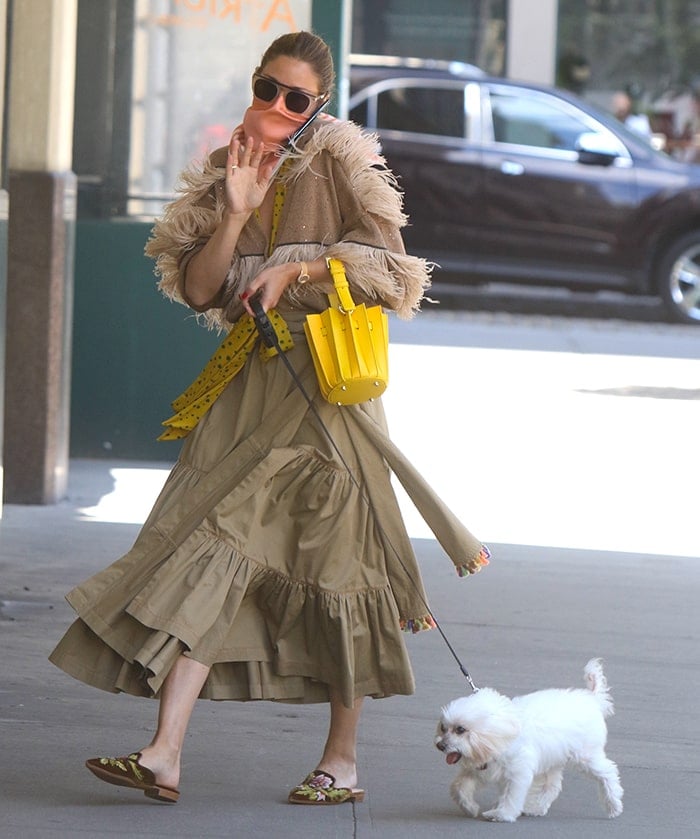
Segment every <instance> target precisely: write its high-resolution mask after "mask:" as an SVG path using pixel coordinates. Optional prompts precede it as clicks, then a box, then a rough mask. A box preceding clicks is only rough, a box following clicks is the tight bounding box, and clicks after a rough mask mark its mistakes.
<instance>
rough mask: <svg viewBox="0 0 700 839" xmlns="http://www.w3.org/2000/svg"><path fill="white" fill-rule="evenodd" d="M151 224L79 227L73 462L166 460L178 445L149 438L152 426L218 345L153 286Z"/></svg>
mask: <svg viewBox="0 0 700 839" xmlns="http://www.w3.org/2000/svg"><path fill="white" fill-rule="evenodd" d="M150 228H151V225H150V224H147V223H145V222H139V221H131V220H112V221H108V220H105V221H93V220H83V221H78V223H77V227H76V247H75V310H74V329H73V365H72V387H71V457H113V458H134V459H145V460H166V461H174V460H175V459H176V457H177V453H178V450H179V448H180V443H179V442H167V443H158V442H156V437H157V436H158V434H160V432H161V430H162V429H161V427H160V423H161V422H162V421H163V420H164V419H166V418H167V417H168V416H170V413H171V412H170V402H171V401H172V400H173V399H174V398H175V397H176V396H178V395H179V394H180V393H181V392H182V391H183V390H184V389H185V388H186V387H187V385H189V384H190V382H191V380H192V379H193V378H194V377H195V376H196V375H197V374H198V373H199V371H200V370H201V369H202V367H203V366H204V364H205V363H206V361H207V360H208V358H209V356H210V355H211V353H212V352H213V350H214V349H215V348H216V346H217V344H218V343H219V341H220V340H221V338H220V337H219V336H218V335H217V334H216V333H212V332H210V331H208V330H207V329H205V328H204V327H201V326H198V324H197V321H196V320H195V319H194V317H193V315H192V313H191V311H190V310H189V309H187V308H186V307H184V306H180V305H178V304H175V303H171V302H170V301H169V300H167V299H166V298H164V297H163V296H162V295H161V294H160V292H159V291H158V290H157V288H156V277H155V275H154V273H153V260H151V259H147V258H146V257H145V256H144V255H143V248H144V245H145V243H146V240H147V238H148V236H149V232H150Z"/></svg>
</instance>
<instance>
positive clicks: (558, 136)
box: [349, 56, 700, 324]
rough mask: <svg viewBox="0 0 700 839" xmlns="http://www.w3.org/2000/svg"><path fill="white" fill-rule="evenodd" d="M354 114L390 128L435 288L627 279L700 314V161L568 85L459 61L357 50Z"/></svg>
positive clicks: (698, 318) (677, 309) (387, 138)
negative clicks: (687, 160)
mask: <svg viewBox="0 0 700 839" xmlns="http://www.w3.org/2000/svg"><path fill="white" fill-rule="evenodd" d="M349 112H350V118H351V119H352V120H354V121H355V122H357V123H359V124H361V125H364V126H366V127H367V128H368V129H370V130H372V131H376V132H377V133H378V134H379V136H380V139H381V143H382V149H383V153H384V154H385V156H386V158H387V161H388V163H389V165H390V167H391V168H392V169H393V170H394V172H395V173H396V174H397V175H398V176H399V178H400V183H401V187H402V189H403V190H404V191H405V193H406V211H407V212H408V214H409V215H410V219H411V223H410V226H409V227H407V228H406V230H405V239H406V246H407V248H408V250H409V251H410V252H411V253H415V254H417V255H420V256H424V257H426V258H428V259H430V260H433V261H435V262H436V263H438V264H439V266H440V267H441V269H442V270H441V271H440V272H438V273H437V274H436V276H435V281H436V288H437V289H439V288H440V286H441V285H442V283H443V282H445V283H459V282H460V281H465V280H469V279H471V280H479V281H484V280H486V281H506V282H517V283H527V284H530V285H551V286H565V287H568V288H572V289H578V290H581V289H589V290H591V289H616V290H619V291H624V292H628V293H633V294H653V295H659V296H660V297H661V298H662V299H663V300H664V302H665V304H666V307H667V310H668V313H669V315H670V317H671V318H672V319H673V320H676V321H680V322H685V323H697V324H700V166H697V165H690V164H683V163H679V162H677V161H675V160H673V159H671V158H670V157H668V156H667V155H666V154H664V153H662V152H659V151H656V150H655V149H654V148H652V146H651V145H650V143H649V141H648V140H646V139H645V138H643V137H641V136H638V135H636V134H634V133H632V132H631V131H629V130H627V129H626V128H625V127H624V126H623V125H622V124H621V123H619V122H618V121H617V120H616V119H614V118H613V117H611V116H609V115H607V114H606V113H604V112H602V111H599V110H597V109H595V108H594V107H592V106H590V105H588V104H587V103H585V102H583V101H581V100H580V99H578V98H577V97H575V96H573V95H571V94H569V93H567V92H565V91H561V90H556V89H553V88H546V87H541V86H537V85H532V84H525V83H519V82H514V81H510V80H508V79H501V78H492V77H489V76H486V75H485V74H484V73H482V72H481V71H479V70H478V69H477V68H475V67H472V66H470V65H463V64H459V63H449V64H448V63H442V62H436V61H432V62H422V61H419V60H405V59H388V58H384V57H382V58H373V57H370V56H353V57H352V63H351V89H350V99H349Z"/></svg>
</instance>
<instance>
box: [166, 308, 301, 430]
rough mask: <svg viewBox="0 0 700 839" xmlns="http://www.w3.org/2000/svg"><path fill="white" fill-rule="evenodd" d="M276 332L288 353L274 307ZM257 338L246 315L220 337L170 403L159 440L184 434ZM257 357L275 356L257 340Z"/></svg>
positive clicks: (271, 313)
mask: <svg viewBox="0 0 700 839" xmlns="http://www.w3.org/2000/svg"><path fill="white" fill-rule="evenodd" d="M267 316H268V318H269V319H270V323H271V324H272V326H273V327H274V329H275V332H276V333H277V338H278V339H279V342H280V347H281V348H282V349H283V350H284V352H287V350H290V349H291V348H292V347H293V346H294V341H293V339H292V336H291V334H290V332H289V327H288V326H287V324H286V322H285V320H284V318H283V317H282V315H280V314H279V313H278V312H277V311H276V310H275V309H270V311H269V312H268V313H267ZM257 338H258V331H257V328H256V326H255V321H254V320H253V318H252V317H251V316H250V315H249V314H247V313H246V314H245V315H242V316H241V317H240V318H239V319H238V320H237V321H236V323H235V324H234V326H233V329H232V330H231V331H230V332H229V334H228V335H227V336H226V338H225V339H224V340H223V342H222V343H221V345H220V346H219V348H218V349H217V350H216V352H215V353H214V355H213V356H212V357H211V358H210V359H209V361H208V362H207V364H206V366H205V368H204V370H202V372H201V373H200V374H199V376H197V378H196V379H195V380H194V382H192V384H191V385H190V386H189V387H188V388H187V390H186V391H185V392H184V393H183V394H181V395H180V396H178V398H177V399H176V400H175V401H174V402H173V403H172V408H173V411H176V413H175V414H173V416H172V417H170V418H169V419H167V420H165V422H164V423H163V425H164V426H165V427H166V431H164V432H163V433H162V434H161V435H160V437H159V438H158V439H159V440H179V439H181V438H182V437H186V436H187V435H188V434H189V433H190V431H192V429H193V428H194V427H195V426H196V425H197V423H198V422H199V421H200V419H201V418H202V417H203V416H204V414H206V412H207V411H208V410H209V408H211V406H212V405H213V404H214V402H216V400H217V398H218V397H219V396H220V395H221V393H222V391H223V389H224V388H225V387H226V385H227V384H228V383H229V382H230V381H231V380H232V379H233V377H234V376H236V375H237V374H238V373H239V372H240V371H241V370H242V369H243V365H244V364H245V363H246V360H247V358H248V356H249V355H250V354H251V352H252V351H253V348H254V347H255V343H256V341H257ZM259 353H260V357H261V358H262V359H263V360H264V361H268V360H269V359H271V358H273V357H274V356H275V355H277V350H276V349H275V348H274V347H270V348H268V347H266V346H265V345H264V344H263V343H262V342H261V343H260V350H259Z"/></svg>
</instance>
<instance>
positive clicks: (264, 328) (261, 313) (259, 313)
mask: <svg viewBox="0 0 700 839" xmlns="http://www.w3.org/2000/svg"><path fill="white" fill-rule="evenodd" d="M249 303H250V308H251V309H252V310H253V315H254V317H255V326H256V327H257V329H258V332H259V333H260V337H261V338H262V341H263V343H264V344H265V346H266V347H268V348H270V349H275V350H277V355H278V356H279V357H280V358H281V359H282V362H283V363H284V366H285V367H286V368H287V370H289V373H290V375H291V377H292V379H293V380H294V383H295V384H296V386H297V387H298V388H299V390H300V391H301V393H302V395H303V397H304V399H305V400H306V402H307V403H308V406H309V408H310V409H311V412H312V414H313V415H314V417H315V418H316V421H317V423H318V425H319V428H320V429H321V430H322V431H323V433H324V434H325V435H326V437H327V438H328V441H329V442H330V444H331V446H332V447H333V450H334V451H335V453H336V454H337V455H338V457H339V458H340V462H341V463H342V464H343V466H344V467H345V469H346V470H347V472H348V475H349V476H350V480H351V481H352V483H353V485H354V486H355V488H356V489H357V490H358V492H359V493H360V497H361V498H362V499H363V501H364V502H365V503H366V504H367V506H368V507H369V508H370V510H372V512H373V513H374V518H375V521H376V523H377V527H378V529H379V531H380V532H381V534H382V536H383V537H384V539H385V541H386V543H387V544H388V545H389V547H390V548H391V550H392V551H393V553H394V556H395V557H396V559H398V561H399V564H400V565H401V567H402V568H403V570H404V571H405V572H406V576H407V577H408V579H409V580H410V581H411V584H412V585H413V587H414V589H415V590H416V593H417V594H418V597H419V598H420V600H421V602H422V603H423V606H424V607H425V609H426V611H427V614H428V615H430V618H431V619H432V621H433V623H434V624H435V628H436V629H437V630H438V632H439V633H440V635H441V636H442V639H443V641H444V642H445V644H446V645H447V649H448V650H449V651H450V653H451V654H452V657H453V658H454V660H455V661H456V662H457V666H458V667H459V669H460V671H461V673H462V675H463V676H464V678H465V679H466V680H467V682H468V684H469V687H470V688H471V689H472V691H474V693H476V692H477V691H478V690H479V688H478V687H477V686H476V685H475V684H474V681H473V679H472V677H471V676H470V674H469V671H468V670H467V668H466V667H465V666H464V665H463V664H462V662H461V661H460V659H459V656H458V655H457V653H456V652H455V650H454V647H453V646H452V644H451V643H450V641H449V639H448V638H447V635H445V633H444V631H443V629H442V627H441V626H440V623H439V622H438V620H437V618H436V617H435V615H434V614H433V611H432V609H431V608H430V606H429V605H428V603H427V602H426V600H425V598H424V597H423V595H422V593H421V591H420V588H419V587H418V586H417V585H416V582H415V580H414V579H413V577H411V574H410V573H409V571H408V569H407V568H406V566H405V565H404V562H403V560H402V559H401V556H400V555H399V552H398V551H397V549H396V548H395V547H394V544H393V543H392V541H391V539H390V538H389V536H388V535H387V533H386V531H385V530H384V529H383V528H382V525H381V522H380V521H379V517H378V516H377V514H376V511H375V510H374V508H373V506H372V501H371V499H370V498H369V496H368V495H367V494H366V493H365V491H364V489H363V488H362V486H361V484H360V482H359V481H358V479H357V478H356V477H355V475H354V473H353V471H352V469H351V468H350V466H349V464H348V462H347V461H346V460H345V458H344V457H343V453H342V452H341V451H340V449H339V448H338V444H337V443H336V442H335V440H334V439H333V436H332V435H331V433H330V431H329V430H328V428H327V426H326V424H325V423H324V421H323V419H322V418H321V414H320V413H319V411H318V408H317V407H316V405H315V403H314V400H313V399H312V398H311V396H309V393H308V391H307V390H306V388H305V387H304V383H303V382H302V381H301V379H300V378H299V376H298V375H297V372H296V370H295V369H294V367H293V366H292V363H291V361H290V360H289V359H288V358H287V355H286V353H285V352H284V350H283V349H282V348H281V347H280V344H279V339H278V338H277V333H276V332H275V328H274V327H273V325H272V324H271V323H270V319H269V318H268V316H267V314H266V312H265V310H264V309H263V307H262V304H261V302H260V293H258V294H255V295H253V297H251V299H250V301H249Z"/></svg>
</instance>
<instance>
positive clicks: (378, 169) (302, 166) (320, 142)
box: [285, 122, 408, 228]
mask: <svg viewBox="0 0 700 839" xmlns="http://www.w3.org/2000/svg"><path fill="white" fill-rule="evenodd" d="M378 150H379V138H378V137H377V135H376V134H369V133H367V132H365V131H362V130H361V129H360V128H359V127H358V126H357V125H355V124H354V123H352V122H334V123H330V124H328V125H322V126H321V127H320V128H318V129H317V130H316V131H315V132H314V133H313V134H312V135H311V136H310V137H309V139H308V141H307V142H306V143H305V144H304V147H303V148H302V149H298V150H296V151H292V152H290V155H289V157H290V159H291V161H292V165H291V166H290V167H289V170H288V172H287V174H286V176H285V178H286V180H287V181H289V182H290V183H291V182H293V181H295V180H296V179H297V178H299V177H300V176H301V175H302V174H303V173H304V172H306V171H308V170H309V169H311V170H312V171H313V160H314V158H315V157H316V156H317V155H319V154H321V152H323V151H325V152H328V154H330V156H331V157H335V158H337V159H339V160H342V161H343V163H344V164H345V165H346V166H347V172H348V175H349V178H350V183H351V185H352V187H353V189H354V190H355V191H356V192H357V193H358V195H361V196H362V204H363V205H364V207H365V209H366V210H367V212H369V213H371V214H372V215H375V216H377V217H378V218H381V219H384V221H386V222H387V223H388V224H391V225H393V226H394V227H399V228H401V227H405V226H406V223H407V221H408V216H407V215H406V214H405V213H404V212H403V194H402V192H401V190H400V189H399V184H398V181H397V179H396V176H395V175H394V173H393V172H392V171H391V170H390V169H388V168H387V166H386V161H385V160H384V158H383V157H382V156H381V155H380V154H379V151H378Z"/></svg>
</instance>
